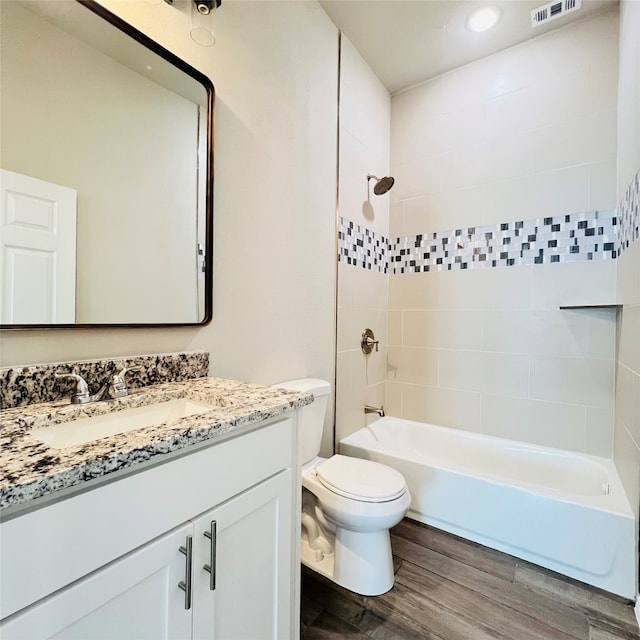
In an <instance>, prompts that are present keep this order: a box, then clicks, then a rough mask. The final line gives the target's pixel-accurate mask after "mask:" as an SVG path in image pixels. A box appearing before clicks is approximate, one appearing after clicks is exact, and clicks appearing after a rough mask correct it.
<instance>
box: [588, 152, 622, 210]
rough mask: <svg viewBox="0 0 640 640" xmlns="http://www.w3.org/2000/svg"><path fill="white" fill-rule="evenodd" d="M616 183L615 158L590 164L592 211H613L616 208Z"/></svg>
mask: <svg viewBox="0 0 640 640" xmlns="http://www.w3.org/2000/svg"><path fill="white" fill-rule="evenodd" d="M615 184H616V161H615V159H611V160H607V161H605V162H594V163H593V164H591V165H589V210H590V211H613V210H614V209H615V208H616V204H617V203H616V200H615V192H616V189H615Z"/></svg>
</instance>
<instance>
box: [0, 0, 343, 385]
mask: <svg viewBox="0 0 640 640" xmlns="http://www.w3.org/2000/svg"><path fill="white" fill-rule="evenodd" d="M103 4H105V5H106V6H107V7H108V8H110V9H111V10H113V11H114V12H115V13H117V14H119V15H121V16H123V17H125V18H126V19H127V20H128V21H129V22H131V24H133V25H134V26H136V27H137V28H139V29H141V30H142V31H144V32H145V33H147V35H149V36H150V37H152V38H153V39H155V40H157V41H158V42H159V43H161V44H162V45H163V46H165V47H167V48H168V49H169V50H171V51H174V52H175V53H177V54H178V55H180V56H181V57H182V58H184V59H185V60H186V61H187V62H189V63H190V64H191V65H193V66H194V67H196V68H198V69H199V70H201V71H202V72H203V73H205V74H206V75H207V76H209V77H210V78H211V79H212V81H213V83H214V85H215V87H216V92H217V102H216V125H215V126H216V129H215V135H216V139H215V184H214V209H215V212H214V282H213V302H214V309H213V314H214V318H213V322H212V323H211V324H210V325H208V326H207V327H203V328H167V329H143V330H131V329H110V330H70V331H61V330H58V331H55V330H54V331H29V332H2V334H1V335H0V341H1V343H0V352H1V358H2V365H3V366H7V365H14V364H29V363H39V362H55V361H61V360H67V359H75V358H93V357H101V356H119V355H127V354H141V353H157V352H170V351H178V350H185V349H206V350H208V351H210V352H211V362H212V364H211V373H212V374H213V375H218V376H225V377H229V378H236V379H243V380H248V381H254V382H261V383H275V382H278V381H282V380H285V379H291V378H297V377H302V376H316V377H320V378H325V379H327V380H331V379H332V377H333V369H334V364H333V363H334V354H335V337H334V336H335V331H334V329H335V319H334V318H335V301H334V300H335V298H334V295H335V281H336V276H335V270H336V265H335V262H336V255H335V193H336V187H335V185H336V171H335V158H336V119H337V64H338V62H337V51H338V48H337V39H338V36H337V30H336V28H335V27H334V25H333V24H332V23H331V21H330V20H329V18H328V17H327V16H326V14H325V13H324V11H323V10H322V9H321V7H320V6H319V5H318V4H317V3H316V2H304V1H302V2H295V3H291V2H280V1H274V2H251V1H247V2H229V3H224V4H223V6H222V7H221V9H220V10H219V11H216V12H215V13H214V14H212V15H211V16H209V17H208V18H205V19H204V22H203V21H201V20H200V16H195V17H193V18H192V15H191V12H192V6H193V3H191V2H188V3H187V2H176V3H174V5H169V4H167V3H165V2H161V1H158V2H128V1H127V2H123V1H118V0H104V1H103ZM192 21H194V24H196V25H197V26H202V25H204V26H207V27H209V28H212V29H213V30H214V31H215V35H216V38H217V42H216V44H215V46H213V47H211V48H208V47H201V46H198V45H196V44H195V43H194V42H193V40H192V39H191V37H190V30H191V28H192V26H193V25H192Z"/></svg>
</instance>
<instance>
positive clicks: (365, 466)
mask: <svg viewBox="0 0 640 640" xmlns="http://www.w3.org/2000/svg"><path fill="white" fill-rule="evenodd" d="M315 472H316V477H317V478H318V480H319V481H320V482H321V483H322V484H323V485H324V486H325V487H326V488H327V489H329V491H332V492H333V493H336V494H338V495H340V496H343V497H345V498H350V499H352V500H358V501H361V502H390V501H392V500H396V499H397V498H399V497H400V496H402V494H403V493H405V491H406V490H407V486H406V484H405V481H404V477H403V476H402V474H401V473H399V472H398V471H396V470H395V469H391V468H390V467H387V466H386V465H384V464H380V463H379V462H373V461H372V460H362V459H360V458H349V457H347V456H342V455H339V454H338V455H335V456H333V457H331V458H329V459H328V460H326V461H325V462H323V463H322V464H320V465H318V466H317V467H315Z"/></svg>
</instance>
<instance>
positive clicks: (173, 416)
mask: <svg viewBox="0 0 640 640" xmlns="http://www.w3.org/2000/svg"><path fill="white" fill-rule="evenodd" d="M215 408H216V407H215V406H214V405H211V404H207V403H206V402H198V401H197V400H188V399H187V398H176V399H175V400H168V401H167V402H160V403H158V404H150V405H147V406H144V407H135V408H133V409H122V410H121V411H114V412H112V413H105V414H103V415H99V416H92V417H91V418H80V419H78V420H72V421H71V422H65V423H63V424H56V425H52V426H50V427H40V428H38V429H33V430H32V431H31V435H32V436H33V437H34V438H37V439H38V440H40V441H42V442H46V443H47V444H48V445H49V446H50V447H53V448H54V449H64V448H65V447H73V446H75V445H77V444H84V443H85V442H93V441H94V440H100V438H106V437H108V436H115V435H117V434H119V433H127V432H128V431H133V430H134V429H141V428H143V427H152V426H154V425H159V424H162V423H163V422H169V421H170V420H178V419H180V418H186V417H187V416H195V415H199V414H201V413H206V412H207V411H211V410H212V409H215Z"/></svg>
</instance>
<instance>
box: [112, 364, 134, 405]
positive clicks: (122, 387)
mask: <svg viewBox="0 0 640 640" xmlns="http://www.w3.org/2000/svg"><path fill="white" fill-rule="evenodd" d="M138 369H142V367H141V366H140V365H136V366H135V367H122V369H120V371H118V372H117V373H114V374H113V376H112V378H111V388H112V391H111V393H110V395H111V397H112V398H122V397H123V396H126V395H128V392H127V383H126V382H125V379H124V377H125V375H126V374H127V373H129V371H137V370H138Z"/></svg>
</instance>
